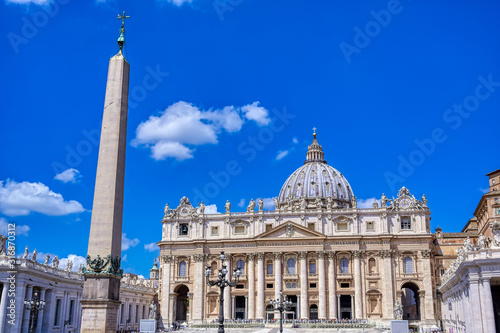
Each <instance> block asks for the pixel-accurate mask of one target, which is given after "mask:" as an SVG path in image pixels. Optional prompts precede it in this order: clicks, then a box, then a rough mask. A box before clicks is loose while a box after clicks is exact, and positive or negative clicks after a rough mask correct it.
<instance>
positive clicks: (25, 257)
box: [23, 245, 30, 259]
mask: <svg viewBox="0 0 500 333" xmlns="http://www.w3.org/2000/svg"><path fill="white" fill-rule="evenodd" d="M28 254H30V251H29V250H28V245H26V248H25V249H24V254H23V259H28Z"/></svg>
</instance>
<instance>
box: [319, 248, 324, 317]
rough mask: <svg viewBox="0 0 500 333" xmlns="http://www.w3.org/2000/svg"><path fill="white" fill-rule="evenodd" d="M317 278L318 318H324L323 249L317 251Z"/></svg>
mask: <svg viewBox="0 0 500 333" xmlns="http://www.w3.org/2000/svg"><path fill="white" fill-rule="evenodd" d="M318 279H319V281H318V291H319V295H318V296H319V306H318V318H319V319H326V281H325V252H323V251H320V252H318Z"/></svg>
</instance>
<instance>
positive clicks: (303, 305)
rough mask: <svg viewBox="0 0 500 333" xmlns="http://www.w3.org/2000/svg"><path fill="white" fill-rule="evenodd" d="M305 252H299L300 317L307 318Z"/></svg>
mask: <svg viewBox="0 0 500 333" xmlns="http://www.w3.org/2000/svg"><path fill="white" fill-rule="evenodd" d="M306 258H307V252H299V260H300V299H301V301H300V319H308V318H309V315H308V312H309V311H307V307H308V302H307V300H308V298H307V287H308V285H307V259H306Z"/></svg>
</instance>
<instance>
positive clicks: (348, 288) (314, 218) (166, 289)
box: [158, 134, 436, 327]
mask: <svg viewBox="0 0 500 333" xmlns="http://www.w3.org/2000/svg"><path fill="white" fill-rule="evenodd" d="M274 201H275V209H274V210H264V205H263V201H262V199H260V200H257V202H254V201H253V200H252V201H251V202H250V204H249V206H248V208H247V210H246V211H244V212H233V211H231V205H230V203H229V202H227V203H226V207H225V213H221V214H205V209H204V205H203V203H200V205H198V206H197V207H195V206H193V205H192V204H191V203H190V201H189V199H188V198H186V197H183V198H182V199H181V200H180V203H179V205H178V206H177V207H175V208H172V209H171V208H170V207H169V205H167V206H166V207H165V216H164V218H163V219H162V224H163V229H162V230H163V232H162V240H161V241H160V242H158V245H159V246H160V248H161V254H160V255H161V265H160V277H159V280H160V288H159V295H158V299H159V303H160V304H159V309H160V313H159V316H160V318H159V322H160V325H163V326H164V327H168V326H169V325H170V324H171V323H172V322H185V321H187V322H189V323H194V324H196V323H202V322H204V321H212V320H214V319H216V318H218V316H219V305H220V304H219V292H220V289H219V288H218V287H211V286H209V285H207V277H206V276H205V271H206V268H207V267H210V268H211V272H212V275H211V276H209V278H210V279H212V280H213V279H215V278H216V277H217V274H218V270H219V269H220V268H221V261H220V259H219V256H220V253H221V251H224V252H225V255H226V260H225V262H224V264H225V265H226V266H227V269H228V271H229V272H232V270H233V269H234V268H235V267H238V268H239V269H240V271H241V272H242V276H241V277H240V278H239V281H238V282H237V284H236V285H235V286H234V287H231V288H226V289H225V290H224V306H223V308H224V316H225V318H229V319H248V320H265V319H273V318H279V312H275V311H274V310H273V309H272V307H271V306H269V302H270V300H272V299H276V298H278V297H279V294H280V291H282V292H283V294H284V295H285V296H286V297H287V298H288V299H289V300H291V302H292V306H291V308H290V309H289V311H287V312H285V313H284V316H285V317H286V318H289V319H302V320H314V319H319V320H334V319H367V320H371V321H384V322H388V321H390V320H391V319H395V318H398V317H399V318H402V319H408V320H410V322H415V323H418V324H420V325H421V326H424V327H425V326H429V327H430V326H432V325H434V324H436V315H435V313H436V311H435V309H436V304H435V300H434V299H435V294H436V287H435V280H434V271H435V268H434V267H433V265H434V263H433V251H432V250H433V239H434V235H433V234H432V233H431V230H430V210H429V208H428V206H427V199H426V198H425V196H422V198H421V199H417V198H415V197H414V196H413V195H412V194H411V193H410V191H409V190H408V189H406V188H405V187H403V188H401V189H400V190H399V192H398V194H397V197H392V198H391V199H389V198H387V197H386V196H385V195H384V194H382V195H381V199H380V204H379V203H378V202H377V201H374V203H373V206H372V208H358V207H357V201H356V197H355V195H354V192H353V189H352V188H351V186H350V185H349V183H348V181H347V180H346V178H345V177H344V176H343V175H342V174H341V173H340V172H339V171H337V170H336V169H334V168H333V167H331V166H330V165H328V164H327V162H326V160H325V159H324V153H323V149H322V146H321V145H319V143H318V141H317V138H316V134H314V138H313V142H312V144H311V145H310V146H309V147H308V151H307V153H306V161H305V162H304V165H302V166H300V167H299V168H298V169H297V170H296V171H295V172H294V173H293V174H292V175H290V176H289V177H288V179H287V180H286V181H285V183H284V185H283V187H282V188H281V191H280V192H279V195H278V196H277V197H276V198H275V199H274ZM395 309H397V310H399V311H396V312H395Z"/></svg>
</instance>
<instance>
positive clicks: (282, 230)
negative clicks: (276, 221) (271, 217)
mask: <svg viewBox="0 0 500 333" xmlns="http://www.w3.org/2000/svg"><path fill="white" fill-rule="evenodd" d="M272 238H285V239H286V238H326V236H325V235H324V234H322V233H320V232H317V231H314V230H310V229H307V228H306V227H304V226H301V225H300V224H297V223H294V222H291V221H288V222H285V223H282V224H281V225H279V226H277V227H275V228H273V229H271V230H269V231H266V232H263V233H261V234H260V235H257V236H256V237H255V239H256V240H263V239H272Z"/></svg>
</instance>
